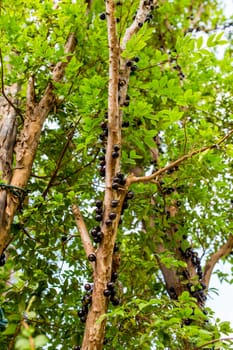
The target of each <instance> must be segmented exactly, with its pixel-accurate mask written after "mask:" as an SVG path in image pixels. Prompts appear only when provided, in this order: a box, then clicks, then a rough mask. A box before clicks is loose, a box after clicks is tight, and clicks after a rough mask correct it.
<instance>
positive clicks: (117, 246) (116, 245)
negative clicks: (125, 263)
mask: <svg viewBox="0 0 233 350" xmlns="http://www.w3.org/2000/svg"><path fill="white" fill-rule="evenodd" d="M118 251H119V245H118V244H117V243H115V244H114V248H113V252H114V253H116V252H118Z"/></svg>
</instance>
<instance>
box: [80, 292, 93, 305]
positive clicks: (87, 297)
mask: <svg viewBox="0 0 233 350" xmlns="http://www.w3.org/2000/svg"><path fill="white" fill-rule="evenodd" d="M91 301H92V297H91V295H88V294H86V295H84V297H83V299H82V303H83V305H89V304H91Z"/></svg>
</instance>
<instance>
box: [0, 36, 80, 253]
mask: <svg viewBox="0 0 233 350" xmlns="http://www.w3.org/2000/svg"><path fill="white" fill-rule="evenodd" d="M76 43H77V42H76V37H75V34H74V33H71V34H70V35H69V37H68V39H67V42H66V44H65V49H64V51H65V53H66V54H67V57H66V58H67V59H66V61H65V62H58V63H57V64H56V66H55V68H54V70H53V74H52V79H53V81H54V82H58V81H60V80H61V79H62V78H63V76H64V73H65V68H66V66H67V64H68V62H69V61H70V59H71V57H72V53H73V51H74V49H75V47H76ZM32 83H33V81H31V82H30V81H29V86H28V90H29V91H28V98H29V99H30V102H31V100H32V98H33V97H32V96H33V90H32V89H33V87H32ZM55 102H56V95H55V93H54V86H53V82H52V81H51V82H49V83H48V86H47V88H46V90H45V93H44V96H43V97H42V98H41V100H40V102H39V103H38V104H36V105H34V104H33V103H28V104H27V105H26V118H25V120H24V125H23V129H22V131H21V134H20V137H19V139H18V142H17V145H16V147H15V152H16V166H15V169H14V171H13V175H12V179H11V185H12V186H17V187H20V188H25V186H26V185H27V182H28V179H29V177H30V174H31V169H32V164H33V161H34V158H35V155H36V151H37V147H38V143H39V139H40V134H41V130H42V127H43V124H44V121H45V119H46V118H47V117H48V115H49V113H50V111H51V109H52V108H53V106H54V104H55ZM18 205H19V201H18V200H16V199H15V198H14V197H13V196H12V195H11V194H10V193H8V194H7V198H6V207H5V211H4V213H2V215H4V218H3V220H2V222H4V225H1V227H0V254H1V253H2V252H3V250H4V249H6V247H7V246H8V244H9V243H10V241H11V237H10V235H9V232H10V227H11V223H12V221H13V217H14V213H15V211H16V209H17V207H18Z"/></svg>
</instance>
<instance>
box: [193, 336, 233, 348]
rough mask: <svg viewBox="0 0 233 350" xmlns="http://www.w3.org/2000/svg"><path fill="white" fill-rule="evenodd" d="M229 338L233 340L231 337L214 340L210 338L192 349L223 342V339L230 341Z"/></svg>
mask: <svg viewBox="0 0 233 350" xmlns="http://www.w3.org/2000/svg"><path fill="white" fill-rule="evenodd" d="M230 340H233V338H230V337H229V338H219V339H214V340H211V341H209V342H207V343H205V344H203V345H201V346H198V347H197V348H195V349H194V350H199V349H203V348H204V347H206V346H208V345H211V344H214V343H217V342H224V341H230Z"/></svg>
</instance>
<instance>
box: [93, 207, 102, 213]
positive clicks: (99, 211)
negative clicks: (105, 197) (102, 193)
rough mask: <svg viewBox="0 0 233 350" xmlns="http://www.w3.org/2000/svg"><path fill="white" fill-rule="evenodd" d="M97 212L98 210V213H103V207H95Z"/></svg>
mask: <svg viewBox="0 0 233 350" xmlns="http://www.w3.org/2000/svg"><path fill="white" fill-rule="evenodd" d="M95 212H96V214H102V213H103V209H102V208H95Z"/></svg>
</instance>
